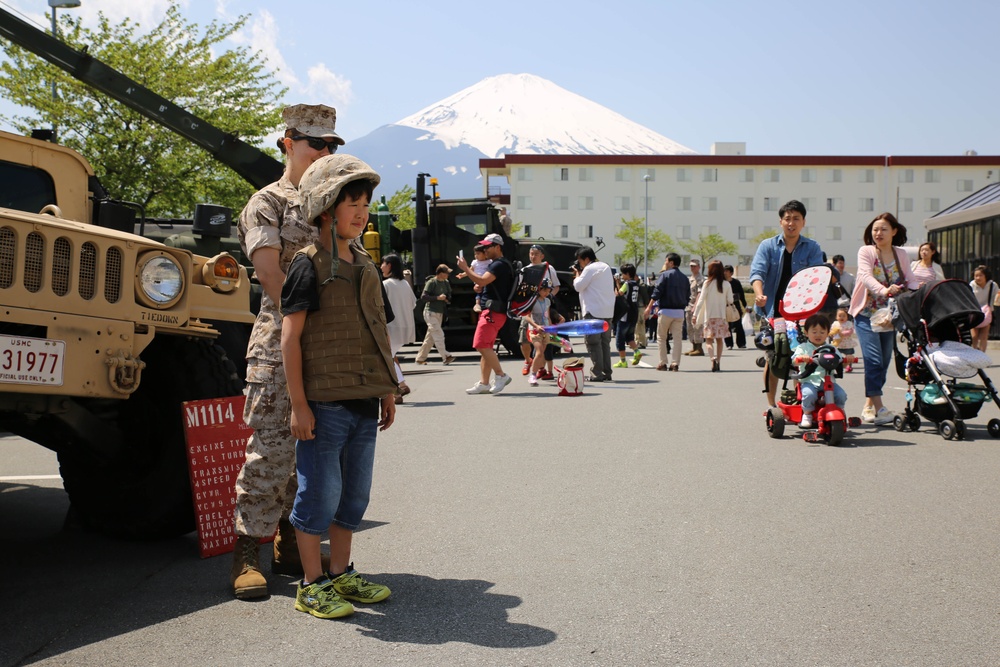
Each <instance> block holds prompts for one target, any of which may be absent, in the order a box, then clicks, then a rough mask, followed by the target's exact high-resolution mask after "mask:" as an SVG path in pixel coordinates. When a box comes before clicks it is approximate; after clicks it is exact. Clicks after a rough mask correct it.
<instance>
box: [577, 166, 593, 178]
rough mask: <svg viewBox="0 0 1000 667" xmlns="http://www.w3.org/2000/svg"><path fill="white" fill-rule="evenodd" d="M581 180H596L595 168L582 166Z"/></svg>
mask: <svg viewBox="0 0 1000 667" xmlns="http://www.w3.org/2000/svg"><path fill="white" fill-rule="evenodd" d="M580 180H581V181H592V180H594V170H593V169H591V168H590V167H580Z"/></svg>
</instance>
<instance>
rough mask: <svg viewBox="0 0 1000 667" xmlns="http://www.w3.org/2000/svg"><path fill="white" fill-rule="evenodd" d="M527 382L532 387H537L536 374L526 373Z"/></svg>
mask: <svg viewBox="0 0 1000 667" xmlns="http://www.w3.org/2000/svg"><path fill="white" fill-rule="evenodd" d="M528 384H529V385H531V386H532V387H537V386H538V376H537V375H535V374H534V373H529V374H528Z"/></svg>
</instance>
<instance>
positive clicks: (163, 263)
mask: <svg viewBox="0 0 1000 667" xmlns="http://www.w3.org/2000/svg"><path fill="white" fill-rule="evenodd" d="M136 277H137V278H138V286H139V299H140V300H141V301H143V302H144V303H145V304H146V305H148V306H151V307H153V308H168V307H170V306H172V305H173V304H174V303H176V302H177V299H179V298H180V296H181V294H182V293H183V291H184V272H183V271H182V270H181V267H180V265H179V264H178V263H177V260H175V259H174V258H173V257H171V256H170V255H167V254H160V253H152V254H150V255H148V256H146V257H145V258H142V259H140V260H139V266H138V271H137V272H136Z"/></svg>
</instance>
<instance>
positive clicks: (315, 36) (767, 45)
mask: <svg viewBox="0 0 1000 667" xmlns="http://www.w3.org/2000/svg"><path fill="white" fill-rule="evenodd" d="M82 3H83V4H82V7H81V8H79V9H71V10H60V11H71V12H80V13H81V15H82V16H83V17H84V18H85V19H86V20H87V21H90V20H93V18H94V17H95V16H96V13H97V11H99V10H101V11H104V12H105V13H106V14H107V15H108V16H109V18H111V19H112V20H113V21H118V20H120V19H121V18H123V17H124V16H130V17H132V18H133V19H136V20H139V21H140V22H141V23H143V24H147V25H153V24H155V23H156V22H158V21H159V20H160V19H162V17H163V15H164V12H165V8H166V6H167V5H168V2H167V1H166V0H145V1H144V2H137V1H136V0H82ZM0 4H2V5H3V6H4V7H5V8H10V7H13V8H15V9H17V10H20V11H22V12H25V13H27V14H28V15H29V16H32V17H34V18H35V19H36V20H37V21H39V22H44V21H45V19H44V18H43V13H44V12H45V11H47V10H48V7H47V3H46V2H45V0H30V2H29V1H28V0H0ZM179 4H180V5H181V6H182V8H183V9H182V11H183V13H184V15H185V16H186V17H188V18H189V19H190V20H193V21H195V22H198V23H203V24H204V23H207V22H209V21H211V20H212V19H223V20H232V19H233V18H234V17H236V16H237V15H240V14H247V15H249V16H250V20H249V22H248V25H247V27H246V29H245V30H244V31H243V33H242V34H241V36H240V39H241V42H242V43H243V44H245V45H248V46H252V47H253V48H255V49H260V50H262V51H263V52H264V53H266V54H267V55H268V57H269V59H270V62H272V63H273V64H274V65H275V66H277V67H279V68H280V71H279V75H278V76H279V78H280V79H281V80H282V81H283V82H285V83H286V85H288V86H289V87H290V90H289V92H288V94H287V98H286V101H287V102H288V103H290V104H292V103H297V102H313V103H316V102H322V103H327V104H332V105H333V106H336V107H337V109H338V119H339V122H338V129H339V130H340V133H341V135H342V136H344V138H345V139H347V140H348V141H350V140H351V139H353V138H358V137H361V136H363V135H365V134H367V133H368V132H370V131H371V130H374V129H375V128H377V127H379V126H381V125H384V124H387V123H391V122H394V121H396V120H399V119H401V118H403V117H405V116H407V115H409V114H411V113H414V112H416V111H418V110H419V109H421V108H423V107H425V106H427V105H429V104H431V103H433V102H436V101H438V100H440V99H442V98H445V97H447V96H449V95H451V94H453V93H455V92H458V91H459V90H461V89H462V88H465V87H467V86H470V85H472V84H474V83H476V82H478V81H480V80H481V79H483V78H485V77H487V76H492V75H496V74H502V73H522V72H527V73H531V74H535V75H537V76H540V77H543V78H546V79H549V80H551V81H552V82H554V83H556V84H558V85H559V86H562V87H563V88H566V89H568V90H570V91H572V92H574V93H577V94H579V95H582V96H584V97H586V98H589V99H591V100H593V101H595V102H597V103H599V104H602V105H604V106H606V107H608V108H610V109H612V110H614V111H616V112H618V113H620V114H622V115H623V116H626V117H627V118H629V119H630V120H633V121H635V122H637V123H640V124H642V125H645V126H647V127H649V128H650V129H652V130H654V131H656V132H659V133H660V134H663V135H665V136H667V137H669V138H671V139H673V140H675V141H677V142H679V143H681V144H684V145H686V146H689V147H691V148H692V149H694V150H696V151H698V152H700V153H708V151H709V149H710V147H711V144H712V142H714V141H745V142H747V148H748V152H749V153H751V154H756V155H787V154H792V155H955V154H961V153H962V152H964V151H965V150H967V149H974V150H976V151H978V152H979V154H980V155H1000V127H998V123H997V121H996V118H997V116H998V114H997V112H998V110H1000V86H997V85H996V61H997V50H996V46H995V45H996V26H997V25H998V24H1000V2H996V0H992V1H987V0H955V1H952V2H949V3H944V2H933V3H932V2H927V1H926V0H923V1H921V0H911V1H909V2H903V1H896V0H884V1H883V0H868V1H867V2H859V1H855V0H840V1H838V2H833V3H816V2H801V1H799V2H780V1H760V2H737V1H721V0H720V1H717V2H713V1H711V0H705V1H702V2H686V3H680V2H673V1H671V0H663V1H659V2H658V1H655V0H620V1H619V2H598V1H596V0H577V1H575V2H563V1H547V0H534V1H533V2H529V1H523V0H505V1H504V2H500V3H473V2H468V1H467V0H436V1H435V2H427V3H418V2H413V1H411V0H369V1H368V2H358V1H357V0H353V1H352V2H340V1H330V0H327V1H325V2H320V1H318V0H282V2H277V1H275V0H186V1H184V2H180V3H179ZM44 24H45V25H47V22H45V23H44ZM10 111H11V109H10V107H9V106H7V105H3V104H0V113H4V114H8V113H10ZM4 129H8V128H4Z"/></svg>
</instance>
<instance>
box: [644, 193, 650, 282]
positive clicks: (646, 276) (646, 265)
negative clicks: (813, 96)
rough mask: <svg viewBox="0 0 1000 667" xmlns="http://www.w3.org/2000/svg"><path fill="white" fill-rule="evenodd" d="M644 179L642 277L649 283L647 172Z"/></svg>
mask: <svg viewBox="0 0 1000 667" xmlns="http://www.w3.org/2000/svg"><path fill="white" fill-rule="evenodd" d="M642 180H644V181H645V182H646V197H645V204H646V217H645V220H644V221H643V230H642V279H643V280H644V281H646V283H647V284H649V174H645V175H644V176H643V177H642Z"/></svg>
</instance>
